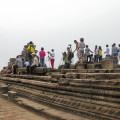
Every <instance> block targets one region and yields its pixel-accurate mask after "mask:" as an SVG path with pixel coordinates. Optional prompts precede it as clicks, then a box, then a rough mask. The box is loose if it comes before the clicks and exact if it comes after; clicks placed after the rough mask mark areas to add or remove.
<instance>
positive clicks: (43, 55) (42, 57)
mask: <svg viewBox="0 0 120 120" xmlns="http://www.w3.org/2000/svg"><path fill="white" fill-rule="evenodd" d="M39 56H40V67H44V64H45V56H46V53H45V51H44V48H43V47H42V48H41V51H40V52H39Z"/></svg>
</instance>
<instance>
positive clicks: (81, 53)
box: [1, 38, 120, 74]
mask: <svg viewBox="0 0 120 120" xmlns="http://www.w3.org/2000/svg"><path fill="white" fill-rule="evenodd" d="M74 44H75V45H76V47H75V50H74V51H72V49H71V45H69V47H67V52H64V53H63V61H64V63H65V65H64V68H70V65H71V63H72V62H71V61H72V58H73V57H74V54H75V52H77V58H78V61H79V62H81V63H82V62H84V61H86V62H100V61H101V60H102V59H103V51H102V47H101V46H97V45H95V49H94V52H93V51H91V50H90V48H89V46H88V45H85V42H84V38H80V41H79V42H78V41H77V40H74ZM26 51H27V52H28V59H26V60H25V61H24V63H23V61H22V59H21V56H17V57H16V61H15V62H14V63H13V65H12V70H11V71H10V69H9V70H8V69H7V68H5V67H4V68H3V70H2V71H1V73H2V74H5V73H7V72H9V73H10V72H12V74H16V69H17V68H18V67H23V66H25V67H26V71H27V74H33V70H34V68H36V67H47V66H46V63H45V56H46V52H45V51H44V48H43V47H42V48H41V50H40V51H39V57H38V56H37V55H36V53H35V48H34V45H33V42H30V43H29V46H28V47H27V49H26ZM47 53H48V59H49V61H50V63H51V68H52V69H54V62H55V52H54V49H52V50H51V52H47ZM104 54H106V57H109V56H111V57H112V58H113V59H116V58H117V60H118V62H119V61H120V44H119V45H118V47H116V44H115V43H113V45H112V49H111V54H110V48H109V45H106V51H105V52H104Z"/></svg>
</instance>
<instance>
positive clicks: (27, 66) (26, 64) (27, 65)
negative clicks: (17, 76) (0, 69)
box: [24, 59, 30, 74]
mask: <svg viewBox="0 0 120 120" xmlns="http://www.w3.org/2000/svg"><path fill="white" fill-rule="evenodd" d="M24 64H25V67H26V71H27V74H29V73H30V72H29V68H30V62H29V61H28V59H26V61H25V63H24Z"/></svg>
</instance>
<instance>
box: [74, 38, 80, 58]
mask: <svg viewBox="0 0 120 120" xmlns="http://www.w3.org/2000/svg"><path fill="white" fill-rule="evenodd" d="M74 43H75V45H76V48H75V50H74V51H73V53H75V51H77V57H78V59H79V56H80V55H79V47H78V42H77V40H74Z"/></svg>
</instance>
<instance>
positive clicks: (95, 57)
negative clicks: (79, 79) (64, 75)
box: [63, 38, 120, 68]
mask: <svg viewBox="0 0 120 120" xmlns="http://www.w3.org/2000/svg"><path fill="white" fill-rule="evenodd" d="M74 44H75V45H76V47H75V50H74V51H73V52H72V51H70V47H68V48H67V54H66V53H64V54H63V56H64V57H63V58H64V61H65V68H69V67H70V64H71V60H72V58H73V56H74V55H72V54H74V53H75V52H77V58H78V61H79V62H81V63H83V62H92V63H93V62H100V61H101V60H103V51H102V47H101V46H97V45H95V48H94V51H91V50H90V48H89V46H88V45H85V42H84V38H80V41H79V42H78V41H77V40H74ZM104 54H106V57H111V58H113V59H116V60H118V64H119V63H120V44H119V45H118V47H116V44H115V43H113V45H112V49H111V54H110V48H109V45H106V51H105V52H104Z"/></svg>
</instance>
